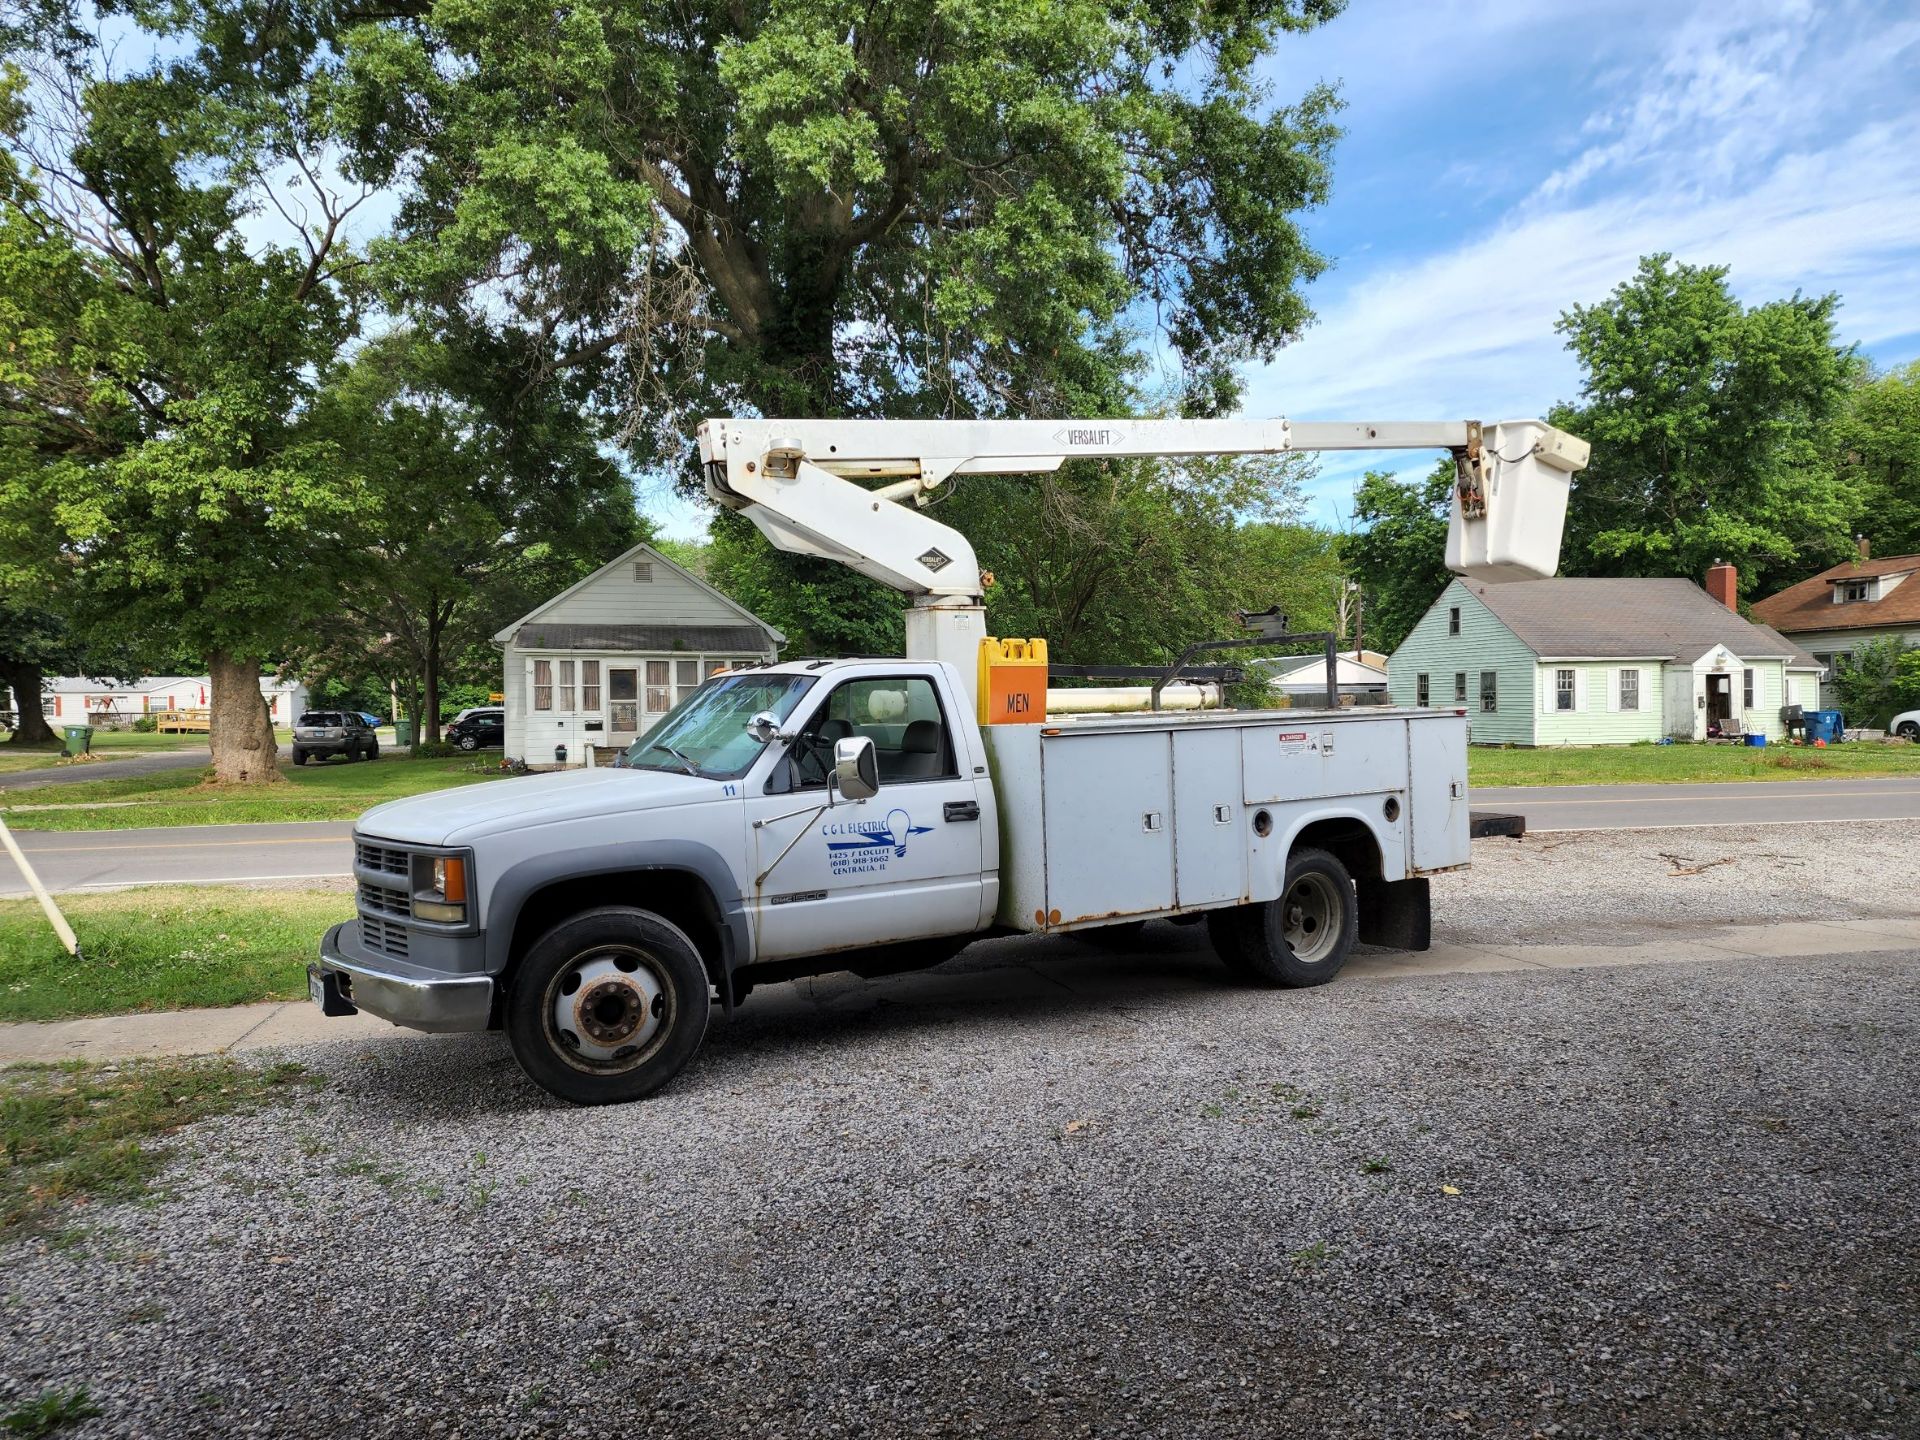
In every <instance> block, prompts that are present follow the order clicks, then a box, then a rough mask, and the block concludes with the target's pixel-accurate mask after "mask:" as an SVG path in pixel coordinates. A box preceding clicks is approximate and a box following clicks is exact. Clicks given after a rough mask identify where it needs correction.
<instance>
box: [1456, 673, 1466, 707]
mask: <svg viewBox="0 0 1920 1440" xmlns="http://www.w3.org/2000/svg"><path fill="white" fill-rule="evenodd" d="M1453 703H1454V704H1456V705H1464V704H1466V703H1467V672H1466V671H1464V670H1456V671H1454V672H1453Z"/></svg>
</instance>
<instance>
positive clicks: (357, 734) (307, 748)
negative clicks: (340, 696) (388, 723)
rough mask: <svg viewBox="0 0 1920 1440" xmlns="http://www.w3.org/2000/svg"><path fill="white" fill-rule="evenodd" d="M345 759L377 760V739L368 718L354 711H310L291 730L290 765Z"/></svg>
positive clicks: (378, 742) (378, 747) (378, 739)
mask: <svg viewBox="0 0 1920 1440" xmlns="http://www.w3.org/2000/svg"><path fill="white" fill-rule="evenodd" d="M335 755H344V756H346V757H347V759H349V760H351V759H353V758H354V757H355V756H358V757H359V758H361V759H363V760H378V759H379V758H380V737H379V736H377V735H375V734H374V733H373V726H371V725H369V724H368V723H367V717H366V716H364V715H362V714H361V713H360V712H359V711H357V710H309V711H308V712H307V713H306V714H304V715H302V716H301V717H300V718H299V719H298V720H297V721H295V722H294V726H293V763H294V764H296V765H304V764H306V763H307V761H308V759H309V758H314V759H320V760H327V759H331V758H332V757H333V756H335Z"/></svg>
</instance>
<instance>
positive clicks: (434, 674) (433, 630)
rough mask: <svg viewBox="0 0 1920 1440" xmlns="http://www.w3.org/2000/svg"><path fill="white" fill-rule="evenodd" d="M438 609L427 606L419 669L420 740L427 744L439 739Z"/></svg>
mask: <svg viewBox="0 0 1920 1440" xmlns="http://www.w3.org/2000/svg"><path fill="white" fill-rule="evenodd" d="M440 632H441V623H440V608H439V604H438V602H435V601H429V602H428V604H427V645H426V654H425V655H423V656H422V657H421V659H422V661H423V662H424V663H423V664H422V665H421V667H420V672H421V673H420V681H421V685H420V688H421V691H422V692H423V694H422V699H421V702H420V738H421V739H422V740H425V741H427V742H429V743H432V742H436V741H438V740H439V738H440Z"/></svg>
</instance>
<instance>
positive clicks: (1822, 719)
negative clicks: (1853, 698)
mask: <svg viewBox="0 0 1920 1440" xmlns="http://www.w3.org/2000/svg"><path fill="white" fill-rule="evenodd" d="M1846 731H1847V717H1846V716H1845V715H1843V714H1841V713H1840V712H1839V711H1838V710H1809V711H1807V743H1808V744H1809V745H1811V744H1812V743H1813V742H1814V741H1816V740H1824V741H1826V742H1827V743H1828V744H1829V745H1837V744H1839V743H1840V741H1842V740H1844V739H1845V738H1846Z"/></svg>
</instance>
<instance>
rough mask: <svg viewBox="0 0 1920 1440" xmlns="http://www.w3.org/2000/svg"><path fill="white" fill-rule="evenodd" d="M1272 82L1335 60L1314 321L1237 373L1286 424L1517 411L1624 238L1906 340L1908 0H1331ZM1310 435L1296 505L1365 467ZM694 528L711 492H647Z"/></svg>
mask: <svg viewBox="0 0 1920 1440" xmlns="http://www.w3.org/2000/svg"><path fill="white" fill-rule="evenodd" d="M1269 74H1270V76H1271V78H1272V80H1273V82H1274V90H1275V95H1276V98H1278V99H1281V100H1290V99H1292V98H1295V97H1297V96H1298V95H1299V94H1301V93H1302V92H1304V91H1305V90H1306V88H1307V87H1308V86H1309V85H1311V84H1312V83H1313V82H1315V81H1317V80H1320V79H1327V80H1333V81H1337V82H1339V84H1340V86H1341V89H1342V93H1343V95H1344V98H1345V99H1346V101H1347V109H1346V112H1345V115H1344V117H1343V123H1344V125H1345V127H1346V132H1347V133H1346V138H1345V139H1344V140H1342V141H1341V143H1340V146H1339V148H1338V150H1337V152H1336V154H1335V160H1334V180H1333V197H1332V199H1331V201H1330V203H1329V204H1328V205H1326V206H1325V207H1324V208H1323V209H1321V210H1319V211H1316V212H1313V213H1311V214H1309V215H1307V216H1306V217H1304V218H1305V223H1306V226H1307V229H1308V232H1309V234H1310V236H1311V239H1312V242H1313V244H1314V245H1315V246H1316V247H1317V248H1318V249H1320V250H1321V251H1322V252H1323V253H1325V254H1327V255H1328V256H1330V257H1331V258H1332V260H1333V262H1334V264H1333V267H1332V268H1331V269H1330V270H1329V271H1328V272H1327V274H1326V275H1324V276H1323V277H1322V278H1321V279H1320V280H1319V281H1317V282H1316V283H1315V284H1314V285H1313V286H1312V287H1311V290H1310V292H1309V294H1310V298H1311V300H1312V303H1313V306H1314V309H1315V310H1316V312H1317V313H1318V316H1319V319H1318V321H1317V323H1316V324H1315V325H1314V327H1313V328H1312V329H1311V330H1310V331H1309V332H1308V333H1307V334H1306V335H1305V336H1304V337H1303V338H1302V339H1301V340H1300V341H1299V342H1298V343H1297V344H1295V345H1293V346H1290V347H1289V348H1288V349H1286V350H1285V351H1283V352H1282V353H1281V354H1280V355H1279V356H1277V357H1276V358H1275V359H1274V360H1273V362H1272V363H1271V364H1268V365H1265V366H1262V367H1259V368H1258V369H1256V370H1255V371H1254V372H1252V373H1251V374H1250V375H1249V377H1248V382H1249V383H1248V386H1247V403H1246V412H1247V413H1248V414H1249V415H1253V416H1257V417H1262V418H1264V417H1268V416H1276V415H1288V416H1292V417H1294V418H1296V419H1352V420H1363V419H1467V418H1473V419H1482V420H1498V419H1506V418H1510V417H1513V416H1520V415H1535V414H1539V413H1541V412H1543V411H1544V410H1546V408H1547V407H1548V406H1550V405H1551V404H1552V403H1553V402H1554V401H1556V400H1562V399H1571V398H1573V397H1574V395H1575V394H1576V392H1577V390H1578V386H1579V376H1578V373H1577V371H1576V369H1575V367H1574V365H1573V363H1572V360H1571V357H1570V356H1569V355H1568V354H1567V353H1566V351H1565V349H1564V348H1563V344H1562V341H1561V339H1560V337H1559V336H1557V335H1556V334H1555V333H1554V330H1553V324H1554V320H1555V318H1556V317H1557V316H1558V315H1559V314H1560V312H1561V311H1562V310H1564V309H1566V308H1567V307H1568V306H1569V305H1574V304H1587V303H1592V302H1594V301H1596V300H1600V299H1602V298H1604V297H1605V295H1606V294H1607V292H1608V291H1609V290H1611V289H1612V288H1613V286H1615V285H1616V284H1618V283H1619V282H1620V281H1621V280H1623V279H1625V278H1626V277H1627V276H1628V275H1629V274H1630V273H1631V272H1632V270H1633V267H1634V264H1635V262H1636V261H1637V260H1638V258H1639V257H1640V256H1641V255H1643V254H1648V253H1651V252H1653V251H1659V250H1666V251H1671V252H1673V253H1674V254H1675V255H1676V256H1677V257H1678V258H1680V259H1682V260H1685V261H1690V262H1695V263H1715V264H1725V265H1730V266H1732V267H1733V270H1732V275H1731V284H1732V285H1733V287H1734V289H1735V291H1736V292H1737V293H1738V294H1739V295H1740V297H1741V298H1742V299H1743V300H1746V301H1747V302H1749V303H1759V302H1764V301H1767V300H1772V299H1777V298H1779V297H1781V296H1785V295H1790V294H1792V293H1793V292H1794V291H1795V290H1796V289H1798V290H1803V291H1806V292H1809V293H1821V292H1824V291H1827V290H1837V291H1839V292H1840V294H1841V296H1842V297H1843V299H1844V301H1845V305H1844V308H1843V309H1842V310H1841V312H1840V330H1841V334H1842V338H1843V339H1844V340H1847V341H1852V342H1857V343H1859V344H1860V346H1861V348H1862V349H1863V350H1864V351H1865V352H1866V353H1867V354H1869V355H1870V356H1872V357H1873V358H1874V359H1875V361H1876V362H1878V363H1879V364H1881V365H1883V366H1884V365H1893V364H1899V363H1903V362H1905V361H1907V360H1911V359H1913V358H1915V356H1916V355H1920V6H1916V5H1915V4H1913V3H1912V0H1905V3H1902V0H1889V3H1879V4H1871V3H1847V0H1823V3H1819V4H1814V3H1810V0H1658V3H1651V0H1351V3H1350V5H1349V8H1348V10H1347V12H1346V14H1344V15H1342V16H1341V17H1340V18H1339V19H1337V20H1335V21H1334V22H1333V23H1332V24H1331V25H1328V26H1325V27H1323V28H1322V29H1320V30H1318V31H1316V32H1314V33H1312V34H1310V35H1306V36H1285V37H1282V38H1281V40H1280V41H1279V43H1278V45H1277V47H1276V50H1275V53H1274V55H1273V57H1272V59H1271V61H1270V62H1269ZM1430 464H1431V458H1429V457H1418V458H1416V457H1411V456H1408V455H1405V454H1399V455H1393V454H1386V455H1373V456H1340V457H1337V458H1336V457H1329V458H1328V460H1327V462H1326V463H1325V464H1324V465H1323V467H1322V470H1321V472H1320V475H1319V476H1318V478H1317V479H1316V480H1315V481H1314V482H1312V484H1311V486H1310V493H1309V500H1310V504H1309V512H1308V513H1309V517H1310V518H1312V519H1314V520H1317V521H1320V522H1321V523H1325V524H1335V525H1338V524H1341V523H1343V522H1344V521H1345V520H1346V518H1347V517H1348V515H1349V512H1350V510H1351V502H1352V494H1353V485H1354V481H1355V480H1356V479H1357V477H1358V475H1359V474H1360V472H1361V471H1363V470H1365V469H1367V468H1369V467H1372V468H1380V469H1388V470H1392V471H1394V472H1396V473H1402V474H1408V475H1413V474H1419V473H1422V472H1424V471H1425V470H1426V469H1428V468H1429V467H1430ZM646 499H647V502H648V505H649V508H650V509H651V510H653V511H654V512H655V513H656V515H658V516H659V517H660V518H661V519H662V520H664V521H665V522H666V523H667V526H668V529H669V533H672V534H674V535H680V536H691V535H697V534H699V533H701V532H702V531H703V529H704V526H705V515H704V513H702V512H700V511H698V510H696V509H694V508H693V507H690V506H685V505H682V504H678V503H671V502H670V500H669V497H667V496H665V495H664V494H662V493H661V492H660V491H658V490H650V492H649V493H648V495H647V496H646Z"/></svg>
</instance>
